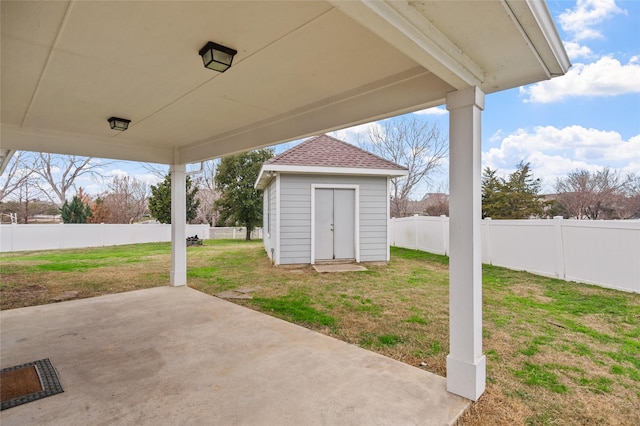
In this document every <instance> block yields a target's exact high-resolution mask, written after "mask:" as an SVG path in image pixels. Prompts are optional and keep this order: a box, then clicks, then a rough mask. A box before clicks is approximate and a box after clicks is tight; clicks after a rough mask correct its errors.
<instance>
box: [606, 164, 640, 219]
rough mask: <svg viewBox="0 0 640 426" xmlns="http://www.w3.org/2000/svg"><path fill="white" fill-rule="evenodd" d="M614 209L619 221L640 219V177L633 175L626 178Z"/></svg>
mask: <svg viewBox="0 0 640 426" xmlns="http://www.w3.org/2000/svg"><path fill="white" fill-rule="evenodd" d="M612 208H613V211H614V212H615V216H616V218H617V219H633V218H640V175H636V174H633V173H632V174H630V175H628V176H627V177H626V180H625V182H624V188H623V189H622V191H621V193H620V194H619V195H618V196H617V197H616V199H615V200H614V203H613V206H612Z"/></svg>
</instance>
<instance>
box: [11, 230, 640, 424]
mask: <svg viewBox="0 0 640 426" xmlns="http://www.w3.org/2000/svg"><path fill="white" fill-rule="evenodd" d="M169 252H170V247H169V244H165V243H160V244H139V245H131V246H119V247H107V248H97V249H82V250H64V251H41V252H28V253H11V254H3V255H2V256H1V257H0V261H1V267H0V272H1V274H2V275H1V280H0V284H1V297H0V307H1V308H2V309H10V308H15V307H21V306H31V305H36V304H43V303H51V299H52V298H53V297H55V296H56V295H58V294H60V293H62V292H65V291H71V290H73V291H77V292H78V295H79V297H91V296H96V295H101V294H108V293H116V292H122V291H129V290H134V289H140V288H149V287H154V286H162V285H166V284H167V282H168V279H169V278H168V277H169V273H168V272H169V266H170V265H169V262H170V260H169ZM391 255H392V260H391V262H389V264H388V265H387V266H368V269H369V270H368V271H366V272H355V273H354V272H351V273H343V274H318V273H316V272H315V271H313V270H312V269H311V268H310V267H302V268H294V269H291V268H276V267H273V266H272V265H271V264H270V263H269V259H268V258H267V257H266V255H265V253H264V250H263V249H262V243H261V242H243V241H206V242H205V246H202V247H191V248H189V249H188V281H189V286H191V287H193V288H196V289H198V290H200V291H203V292H205V293H209V294H212V295H215V294H217V293H219V292H221V291H226V290H232V289H236V288H243V289H249V290H254V291H253V293H252V294H253V299H252V300H247V301H236V302H237V303H241V304H243V305H246V306H248V307H250V308H252V309H257V310H261V311H263V312H266V313H269V314H271V315H274V316H278V317H281V318H283V319H286V320H288V321H292V322H295V323H298V324H301V325H304V326H306V327H308V328H311V329H314V330H317V331H319V332H322V333H325V334H328V335H331V336H333V337H336V338H338V339H342V340H345V341H347V342H350V343H354V344H358V345H360V346H362V347H364V348H367V349H370V350H373V351H376V352H380V353H382V354H384V355H387V356H389V357H392V358H395V359H398V360H400V361H403V362H406V363H408V364H411V365H415V366H419V368H424V369H426V370H429V371H431V372H434V373H436V374H439V375H445V373H446V372H445V358H446V354H447V352H448V330H449V329H448V268H447V264H448V259H447V258H446V257H443V256H437V255H431V254H427V253H422V252H417V251H413V250H405V249H398V248H392V251H391ZM483 291H484V352H485V353H486V355H487V358H488V372H487V376H488V377H487V391H486V393H485V395H484V396H483V397H482V398H481V400H480V401H479V402H478V403H477V404H474V405H473V406H472V408H471V410H470V411H469V412H468V413H467V414H466V415H465V417H464V418H463V419H462V424H464V425H495V424H504V425H507V424H508V425H512V424H531V425H538V424H539V425H544V424H549V425H556V424H563V425H564V424H570V425H585V424H593V425H601V424H604V425H607V424H609V425H618V424H628V425H637V424H639V423H638V419H640V295H638V294H629V293H622V292H617V291H613V290H607V289H602V288H598V287H594V286H588V285H583V284H576V283H566V282H564V281H559V280H554V279H548V278H543V277H539V276H535V275H531V274H527V273H523V272H514V271H510V270H507V269H503V268H497V267H490V266H485V267H484V288H483Z"/></svg>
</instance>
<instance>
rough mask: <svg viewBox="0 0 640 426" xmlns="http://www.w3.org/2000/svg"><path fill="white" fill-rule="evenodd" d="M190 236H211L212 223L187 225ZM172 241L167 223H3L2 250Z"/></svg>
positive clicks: (0, 230) (1, 234) (0, 244)
mask: <svg viewBox="0 0 640 426" xmlns="http://www.w3.org/2000/svg"><path fill="white" fill-rule="evenodd" d="M186 232H187V237H193V236H195V235H197V236H198V237H199V238H201V239H204V240H207V239H209V225H187V231H186ZM162 241H171V225H164V224H142V225H141V224H133V225H128V224H122V225H113V224H89V223H83V224H61V223H59V224H46V225H45V224H40V225H17V224H13V225H0V252H9V251H24V250H55V249H67V248H82V247H101V246H117V245H123V244H138V243H153V242H162Z"/></svg>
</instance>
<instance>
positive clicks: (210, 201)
mask: <svg viewBox="0 0 640 426" xmlns="http://www.w3.org/2000/svg"><path fill="white" fill-rule="evenodd" d="M217 165H218V161H217V160H209V161H205V162H204V164H203V167H202V173H201V174H199V175H198V176H197V177H196V178H195V184H196V185H197V186H198V193H197V194H196V200H199V201H200V205H199V206H198V210H197V213H196V219H195V221H196V222H200V223H208V224H210V225H211V226H215V223H216V221H217V219H218V212H217V211H216V210H215V209H214V203H215V201H216V200H217V199H218V197H219V193H218V191H217V190H216V183H215V175H216V168H217Z"/></svg>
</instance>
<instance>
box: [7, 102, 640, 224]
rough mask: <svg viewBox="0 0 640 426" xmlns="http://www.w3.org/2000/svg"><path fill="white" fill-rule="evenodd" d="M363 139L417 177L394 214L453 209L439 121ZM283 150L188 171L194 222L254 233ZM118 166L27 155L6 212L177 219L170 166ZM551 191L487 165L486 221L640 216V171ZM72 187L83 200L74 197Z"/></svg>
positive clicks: (580, 178) (603, 174)
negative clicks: (442, 181) (267, 164)
mask: <svg viewBox="0 0 640 426" xmlns="http://www.w3.org/2000/svg"><path fill="white" fill-rule="evenodd" d="M359 145H360V147H361V148H363V149H365V150H368V151H370V152H372V153H374V154H376V155H378V156H380V157H383V158H385V159H387V160H390V161H392V162H395V163H397V164H399V165H401V166H404V167H406V168H407V171H408V174H407V176H404V177H401V178H397V179H393V180H392V181H391V188H390V209H391V216H392V217H404V216H409V215H412V214H415V213H426V214H429V215H440V214H445V215H446V214H448V210H449V206H448V196H447V195H446V194H445V193H435V194H433V193H429V194H423V195H422V196H421V194H420V191H421V190H424V188H425V187H426V186H427V184H428V183H430V182H432V181H433V177H434V176H435V175H436V173H437V172H438V171H439V170H440V168H441V165H442V162H443V160H445V159H446V156H447V148H448V143H447V139H446V137H445V136H444V135H443V134H442V133H441V132H440V130H439V128H438V126H437V124H434V123H430V122H428V121H426V120H424V119H423V118H419V117H416V116H415V115H408V116H403V117H399V118H397V119H395V120H387V121H383V122H381V123H379V124H376V125H375V126H371V127H370V128H369V130H368V132H367V133H366V136H365V137H364V138H363V140H360V141H359ZM273 155H274V151H273V150H271V149H262V150H256V151H251V152H246V153H242V154H236V155H232V156H228V157H225V158H222V159H219V160H212V161H207V162H204V163H203V167H202V171H201V172H200V173H197V174H194V175H193V176H188V177H187V187H186V190H187V219H188V221H189V223H209V224H211V225H215V226H243V227H246V228H247V233H248V234H249V233H250V232H251V230H253V229H254V227H256V226H260V225H261V223H262V199H261V195H262V194H261V191H258V190H256V189H254V188H253V185H254V183H255V180H256V179H257V176H258V173H259V171H260V167H261V165H262V163H263V162H264V161H266V160H267V159H268V158H270V157H272V156H273ZM108 164H109V163H108V162H105V161H103V160H97V159H94V158H87V157H77V156H63V155H54V154H46V153H26V152H18V153H17V154H16V155H15V156H14V157H13V159H12V161H11V162H10V164H9V166H8V167H7V170H6V171H5V173H4V175H3V177H4V179H3V181H2V182H1V184H0V212H2V213H12V214H17V215H18V218H19V222H21V223H27V222H28V221H29V218H30V217H33V216H34V215H36V214H58V213H59V214H61V215H62V218H63V220H64V221H66V222H70V221H85V222H89V223H135V222H139V221H141V220H143V219H151V218H154V219H157V220H158V221H160V222H162V223H170V221H171V215H170V211H171V210H170V209H171V176H170V175H169V174H167V173H166V171H165V170H155V169H153V168H150V170H151V171H152V172H153V173H155V174H156V175H157V176H158V177H159V178H160V179H162V181H161V182H160V183H158V184H157V185H148V184H146V183H144V182H142V181H139V180H137V179H135V178H132V177H129V176H114V177H111V178H108V177H107V176H105V175H104V174H103V170H105V168H106V166H108ZM81 177H85V178H86V177H89V178H91V179H94V180H95V181H99V182H102V184H103V185H104V186H106V190H105V191H103V192H102V193H101V194H98V195H96V196H93V197H91V196H89V195H87V194H86V193H85V191H83V190H82V188H79V187H77V183H78V180H79V178H81ZM541 188H542V183H541V180H540V179H539V178H536V177H535V176H534V174H533V171H532V169H531V165H530V164H529V163H524V162H521V163H519V164H518V165H517V166H516V170H515V171H514V172H512V173H510V174H508V175H506V176H501V175H500V174H499V172H498V170H497V169H491V168H489V167H487V168H485V169H484V171H483V174H482V217H483V218H487V217H491V218H494V219H528V218H545V217H553V216H558V215H560V216H563V217H565V218H575V219H631V218H640V176H638V175H635V174H631V175H627V176H622V174H621V173H620V172H618V171H616V170H613V169H610V168H607V167H605V168H602V169H600V170H595V171H592V170H586V169H580V170H574V171H572V172H570V173H568V174H567V176H565V177H563V178H559V179H557V181H556V182H555V191H556V192H555V193H554V194H547V195H543V194H541ZM71 192H74V195H73V197H69V196H68V195H69V194H70V193H71ZM416 197H417V198H416ZM416 199H417V200H419V201H416Z"/></svg>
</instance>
